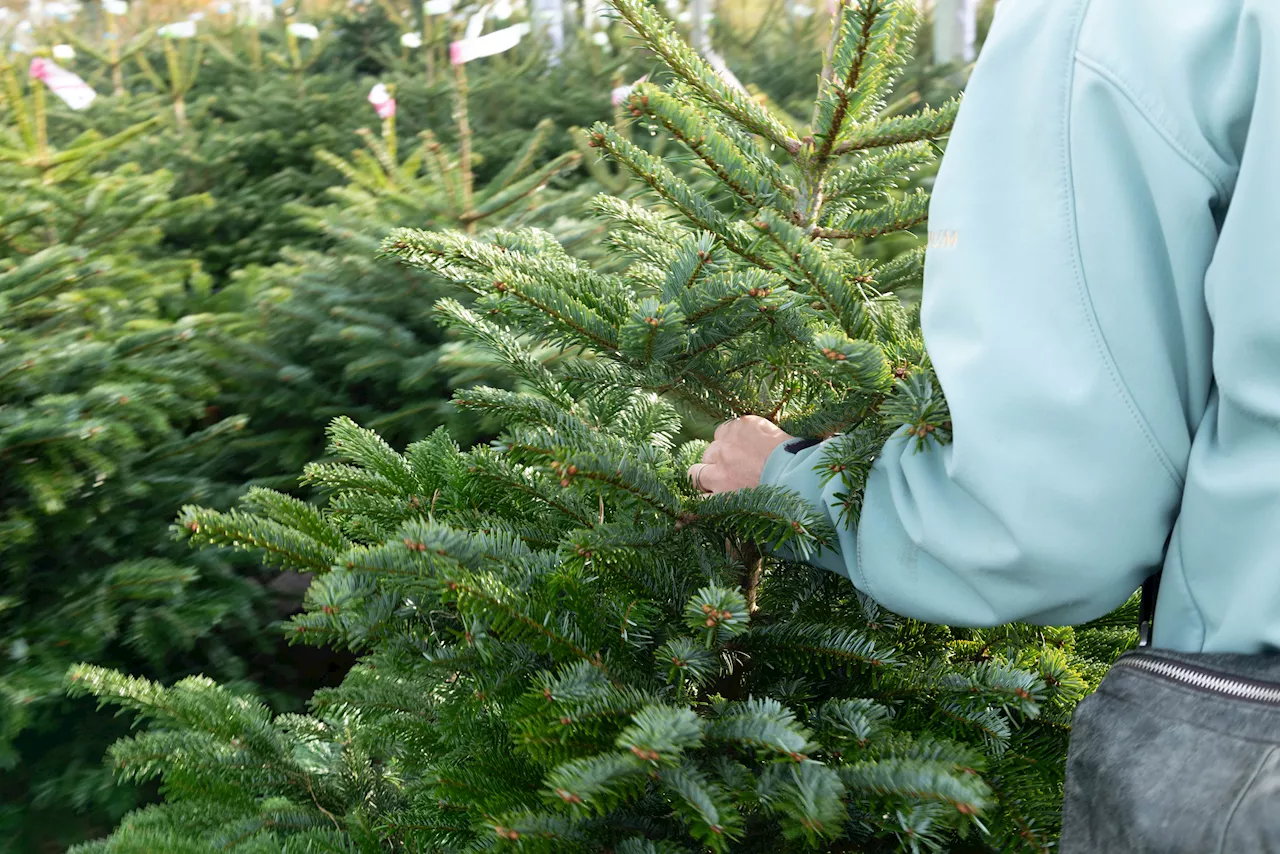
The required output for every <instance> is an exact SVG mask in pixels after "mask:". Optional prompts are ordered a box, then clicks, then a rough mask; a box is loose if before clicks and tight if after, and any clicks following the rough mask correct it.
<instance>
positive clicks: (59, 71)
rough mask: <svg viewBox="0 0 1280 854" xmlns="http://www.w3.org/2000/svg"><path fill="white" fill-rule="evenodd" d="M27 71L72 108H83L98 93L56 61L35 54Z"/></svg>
mask: <svg viewBox="0 0 1280 854" xmlns="http://www.w3.org/2000/svg"><path fill="white" fill-rule="evenodd" d="M27 73H28V74H30V75H31V76H32V77H34V78H35V79H36V80H39V81H40V82H42V83H44V85H46V86H48V87H49V91H50V92H52V93H53V94H55V95H57V96H58V97H59V98H61V99H62V100H63V101H65V102H66V104H67V106H68V107H70V108H71V109H73V110H83V109H84V108H86V107H88V106H89V105H90V104H92V103H93V99H94V98H96V97H98V93H97V92H95V91H93V87H92V86H90V85H89V84H88V83H85V82H84V81H83V80H81V79H80V78H79V77H77V76H76V75H75V74H73V73H72V72H70V71H67V70H66V69H65V68H62V67H61V66H59V65H58V64H57V63H56V62H53V61H51V60H48V59H45V58H44V57H42V56H37V57H35V58H34V59H32V60H31V67H30V68H29V69H28V70H27Z"/></svg>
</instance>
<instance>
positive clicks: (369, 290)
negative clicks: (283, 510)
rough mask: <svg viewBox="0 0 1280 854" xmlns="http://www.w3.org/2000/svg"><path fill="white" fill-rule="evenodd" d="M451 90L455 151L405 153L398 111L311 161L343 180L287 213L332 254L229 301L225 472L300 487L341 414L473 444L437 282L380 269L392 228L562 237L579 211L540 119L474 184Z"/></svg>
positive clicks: (237, 290)
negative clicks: (561, 183)
mask: <svg viewBox="0 0 1280 854" xmlns="http://www.w3.org/2000/svg"><path fill="white" fill-rule="evenodd" d="M457 79H458V88H457V89H456V90H455V93H454V97H455V104H456V111H455V115H456V117H457V120H458V128H457V130H456V134H451V135H456V136H457V137H458V140H459V141H458V143H457V145H456V146H450V145H446V144H443V143H441V142H440V140H439V139H438V138H437V137H436V135H435V134H434V133H433V132H431V131H423V132H422V133H421V134H419V135H418V138H416V139H413V140H412V144H411V145H404V146H403V148H402V145H401V135H400V133H399V132H398V131H397V119H398V118H399V116H398V115H397V114H396V113H392V114H390V115H387V116H385V117H384V118H383V120H382V126H381V129H380V132H379V133H373V132H372V131H370V130H369V129H367V128H362V129H360V130H359V131H358V134H359V137H360V139H361V140H362V141H363V143H364V147H363V148H362V149H359V150H357V151H356V152H355V153H354V154H353V155H352V156H351V157H349V158H346V157H341V156H339V155H337V154H334V153H332V152H329V151H326V150H323V149H320V150H318V151H317V152H315V157H316V159H317V160H318V161H320V162H322V163H324V164H326V165H327V166H328V168H329V169H331V170H332V171H333V172H334V174H336V175H338V176H340V177H341V178H343V179H345V183H344V184H340V185H338V186H335V187H332V188H330V190H329V192H328V194H327V195H328V197H329V200H330V204H328V205H323V206H320V205H307V204H291V205H289V206H287V208H286V210H287V212H288V213H289V215H291V216H293V217H295V218H296V220H297V221H298V223H299V225H300V227H302V228H303V229H305V230H307V231H309V232H311V233H312V234H313V235H315V236H314V237H313V239H312V241H311V243H312V244H313V245H322V246H324V247H325V249H324V250H323V251H320V250H318V249H310V248H297V249H286V250H285V252H284V254H285V260H284V261H282V262H281V263H279V264H276V265H273V266H272V267H270V268H265V269H252V268H251V269H248V270H244V271H241V272H239V273H238V274H237V275H236V276H235V277H234V279H233V283H232V284H231V286H230V287H228V288H227V289H225V290H224V292H223V293H222V294H221V295H220V297H219V303H220V305H221V306H222V307H223V310H224V311H226V312H228V313H229V314H231V315H233V316H235V317H236V318H237V320H236V323H235V324H234V325H232V326H229V327H227V328H226V329H225V330H224V331H223V333H222V334H221V335H219V337H218V340H219V343H220V345H221V347H222V352H221V354H220V358H219V363H220V366H221V367H220V370H221V372H222V374H223V376H224V385H225V388H226V392H225V394H224V395H223V398H222V399H221V400H220V401H219V406H221V407H222V408H223V409H225V410H227V411H234V412H240V413H244V414H247V415H248V416H249V418H250V424H251V429H250V430H249V431H247V432H246V434H245V435H244V436H243V437H241V438H240V439H239V440H237V441H236V442H235V443H234V444H233V445H232V448H231V456H230V458H229V459H228V460H226V461H224V465H226V466H228V467H230V468H232V469H234V470H235V471H237V472H240V473H242V474H243V475H244V476H245V477H246V478H247V479H250V480H251V482H253V483H255V484H258V485H269V486H274V487H281V488H288V487H290V486H292V485H293V484H294V483H295V482H296V480H297V472H298V471H299V470H300V469H301V468H302V466H303V465H304V464H305V463H306V462H307V461H309V460H312V459H315V458H316V457H317V456H318V455H320V454H321V453H323V451H324V425H325V424H326V423H327V422H328V421H329V420H331V419H332V418H334V417H336V416H337V415H340V414H346V415H349V416H351V417H352V418H354V419H356V420H357V421H359V422H360V423H362V424H365V425H368V426H372V427H376V428H377V429H379V430H381V431H383V432H384V433H385V434H386V435H387V436H388V437H390V438H391V439H392V440H393V441H397V442H404V441H408V440H410V439H412V438H415V437H419V436H422V435H425V434H426V433H428V432H430V430H431V429H433V428H434V427H436V426H438V425H440V424H442V423H445V422H446V421H450V420H452V421H453V422H454V424H455V428H456V429H457V430H459V431H462V432H466V429H465V428H466V425H465V424H463V423H461V422H460V421H459V420H458V419H457V418H456V417H453V413H452V411H451V408H450V407H449V406H448V394H449V390H448V386H447V383H448V382H450V381H453V382H458V383H465V382H471V381H474V380H473V378H471V377H470V376H469V374H468V372H467V371H465V370H464V369H463V367H462V366H455V367H453V368H450V367H449V366H448V364H447V362H448V359H447V358H446V359H445V364H442V363H441V358H442V356H445V357H447V355H448V352H449V350H450V349H451V348H448V347H447V346H446V344H445V341H444V331H443V329H442V328H441V327H440V325H439V324H438V322H437V321H436V320H435V318H434V317H433V316H432V312H431V306H432V304H433V303H434V302H435V300H436V299H437V298H438V297H439V296H440V295H441V287H440V284H441V283H440V281H439V279H438V278H437V277H435V276H433V275H430V274H428V273H426V272H423V271H420V270H414V269H410V268H406V267H404V266H403V265H398V264H395V263H394V262H391V261H389V260H387V259H380V258H379V257H378V255H379V243H380V241H381V239H382V238H383V237H385V236H386V234H387V233H388V232H389V231H390V230H391V229H392V228H394V227H396V226H399V225H406V224H411V223H412V224H415V225H419V226H429V227H433V228H458V229H472V230H475V229H477V228H480V227H482V226H484V227H488V226H490V225H491V224H505V225H514V224H516V223H520V222H525V221H534V222H540V223H542V224H544V225H551V224H554V223H556V222H557V221H559V220H565V223H566V224H565V226H564V228H563V229H562V231H571V230H572V220H571V219H567V217H568V216H569V215H571V214H574V213H576V212H577V211H579V210H580V209H581V207H582V201H583V197H582V195H581V193H575V192H572V191H566V190H564V189H563V188H551V187H548V186H547V185H548V184H549V183H552V182H555V181H556V180H557V179H559V178H560V177H561V176H563V175H564V174H566V173H567V172H569V171H571V170H572V169H573V168H574V167H576V165H577V163H578V159H579V158H578V156H577V155H576V154H573V153H568V154H562V155H559V156H554V157H551V156H547V155H546V154H545V147H546V140H547V137H548V136H549V134H550V132H551V130H552V127H551V124H550V123H549V122H543V123H541V124H540V125H539V126H538V127H537V128H536V129H535V130H534V131H533V132H532V133H530V134H528V135H527V136H526V139H525V140H524V144H523V147H522V149H521V150H519V151H517V152H515V153H514V154H513V155H512V156H511V157H510V158H509V159H508V161H507V162H506V164H505V168H503V169H502V170H501V171H499V172H498V173H497V174H496V175H494V176H493V177H492V178H491V179H490V180H488V181H480V180H478V178H477V175H476V167H477V165H478V163H479V159H478V158H477V157H476V156H475V154H474V152H473V150H472V131H471V129H470V126H469V121H468V115H469V110H468V101H467V96H466V91H465V77H464V76H463V74H462V70H461V68H459V69H458V71H457ZM392 92H394V89H393V88H391V87H389V91H388V97H391V93H392ZM353 136H355V134H353ZM471 432H472V434H473V435H474V430H472V431H471Z"/></svg>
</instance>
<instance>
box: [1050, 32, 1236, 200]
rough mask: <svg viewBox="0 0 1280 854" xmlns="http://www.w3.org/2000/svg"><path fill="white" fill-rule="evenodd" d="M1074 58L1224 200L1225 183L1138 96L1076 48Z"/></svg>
mask: <svg viewBox="0 0 1280 854" xmlns="http://www.w3.org/2000/svg"><path fill="white" fill-rule="evenodd" d="M1075 58H1076V61H1077V62H1079V63H1080V64H1081V65H1083V66H1084V67H1085V68H1088V69H1089V70H1090V71H1092V72H1093V73H1094V74H1097V75H1098V76H1099V77H1101V78H1102V79H1103V80H1105V81H1106V82H1107V83H1109V84H1111V87H1112V88H1113V89H1115V90H1116V92H1117V93H1118V94H1120V95H1121V96H1123V97H1124V99H1125V100H1126V101H1128V102H1129V103H1130V105H1132V106H1133V108H1134V109H1135V110H1136V111H1137V113H1138V115H1139V116H1141V117H1142V119H1143V121H1145V122H1146V123H1147V125H1149V126H1150V127H1151V129H1152V130H1154V131H1155V132H1156V133H1157V134H1159V136H1160V137H1161V139H1163V140H1164V141H1165V142H1166V143H1167V144H1168V145H1169V147H1170V148H1172V149H1173V151H1174V153H1175V154H1177V155H1178V156H1179V157H1181V158H1182V159H1183V160H1184V161H1186V163H1187V165H1188V166H1190V167H1191V168H1192V169H1195V170H1196V171H1197V172H1199V173H1200V174H1201V175H1202V176H1204V179H1205V180H1206V181H1208V182H1209V183H1210V184H1211V185H1212V186H1213V189H1214V191H1215V192H1216V193H1217V195H1218V198H1219V199H1224V198H1226V197H1227V196H1228V194H1229V193H1230V190H1229V188H1228V185H1227V181H1226V179H1224V178H1223V177H1222V176H1221V175H1219V174H1218V173H1217V172H1216V171H1215V170H1214V169H1213V167H1212V166H1210V165H1209V164H1208V163H1207V162H1206V161H1205V160H1204V159H1202V158H1200V157H1198V156H1197V155H1196V154H1195V152H1193V151H1192V150H1191V147H1190V146H1189V145H1187V144H1186V143H1184V142H1183V141H1182V140H1181V139H1179V137H1178V135H1177V134H1176V133H1175V132H1174V131H1173V130H1172V129H1171V128H1170V127H1169V126H1168V125H1167V124H1166V123H1165V122H1163V121H1161V120H1160V119H1158V118H1157V117H1156V113H1157V112H1158V111H1157V109H1156V108H1155V107H1154V106H1153V105H1151V104H1149V103H1148V102H1146V101H1145V100H1143V99H1142V97H1141V96H1139V95H1138V92H1137V90H1136V89H1134V87H1132V86H1130V85H1129V84H1128V83H1127V82H1125V80H1124V78H1122V77H1121V76H1120V75H1119V74H1118V73H1116V72H1115V71H1113V70H1112V69H1111V68H1109V67H1108V66H1107V65H1105V64H1103V63H1102V62H1100V61H1099V60H1097V59H1094V58H1093V57H1091V56H1089V55H1088V54H1086V53H1085V52H1084V51H1083V50H1080V49H1079V48H1077V49H1076V57H1075Z"/></svg>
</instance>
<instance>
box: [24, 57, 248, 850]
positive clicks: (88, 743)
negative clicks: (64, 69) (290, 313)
mask: <svg viewBox="0 0 1280 854" xmlns="http://www.w3.org/2000/svg"><path fill="white" fill-rule="evenodd" d="M0 85H2V86H3V92H4V94H3V98H2V99H0V103H3V108H4V110H5V111H6V113H7V114H8V115H9V116H11V117H12V121H13V124H12V129H10V128H9V127H0V198H3V199H4V207H3V212H2V213H0V590H2V591H3V593H2V594H0V612H2V613H3V617H0V770H2V771H3V774H0V780H2V781H3V782H0V801H3V803H4V806H3V807H0V836H3V837H4V838H5V839H6V840H11V841H12V840H16V841H17V843H18V844H22V843H23V842H25V831H23V830H20V829H19V828H20V827H23V826H26V827H29V828H34V827H36V826H37V825H38V824H39V823H41V822H43V823H46V824H48V823H50V819H49V816H50V815H51V814H54V811H65V809H66V808H67V800H70V802H71V804H72V805H73V806H74V807H76V808H80V809H83V808H86V807H104V808H106V809H107V810H109V812H108V814H107V816H106V817H107V818H113V817H115V816H118V815H120V814H121V813H122V812H123V811H124V810H125V809H127V808H128V807H129V806H131V805H132V803H133V797H134V795H133V793H132V792H130V791H128V790H118V791H113V790H112V788H111V786H110V780H109V777H108V775H107V774H106V773H105V769H102V768H101V767H100V763H99V759H98V756H99V754H100V752H101V749H102V746H103V745H104V744H107V743H109V742H110V741H111V740H112V739H113V738H115V737H117V736H118V735H120V734H121V733H123V732H124V727H123V725H122V724H123V722H117V723H115V724H111V723H109V722H101V723H94V724H90V725H88V726H86V727H85V728H84V731H83V732H81V731H79V727H78V726H77V725H76V724H75V723H73V722H74V721H75V720H76V717H77V715H78V714H80V713H82V712H83V711H84V710H83V708H82V707H80V706H79V705H78V704H70V703H67V702H66V701H65V700H63V699H62V691H61V681H62V672H63V671H64V670H65V669H66V667H67V666H68V664H69V663H71V662H74V661H81V660H85V659H88V660H92V661H98V662H103V663H106V664H112V665H114V666H127V667H131V668H145V669H146V671H147V672H150V673H154V674H157V675H160V674H172V673H182V672H189V671H190V670H192V669H205V670H207V671H209V672H211V673H215V674H217V675H219V676H221V677H222V678H238V677H239V676H241V675H242V673H243V666H242V664H241V662H240V660H239V658H238V657H237V655H236V654H234V653H233V652H232V650H231V649H230V648H229V646H228V643H227V641H226V640H225V639H224V638H223V637H220V636H218V635H216V634H214V632H215V630H216V629H218V628H219V627H226V626H228V625H230V626H234V627H239V628H242V629H243V628H245V627H248V629H249V631H255V632H256V631H260V630H261V627H262V626H263V625H264V624H265V623H266V617H267V615H265V614H262V613H260V612H259V610H260V604H259V603H260V600H261V598H262V597H261V594H260V592H259V589H258V587H257V586H256V585H254V584H251V583H249V581H248V579H246V578H242V577H238V576H237V574H236V573H234V572H233V571H232V565H231V564H230V563H229V562H228V560H227V559H226V557H225V556H220V555H217V554H215V553H212V552H208V553H201V554H198V555H193V554H192V553H190V552H188V551H184V550H183V549H181V548H179V547H177V546H176V544H175V543H173V542H172V540H171V538H170V537H169V536H168V535H167V532H166V530H165V526H164V525H163V524H158V523H159V522H160V520H162V519H163V518H164V516H166V515H168V514H169V513H171V512H172V511H173V510H174V509H176V508H177V507H180V506H181V505H182V504H183V503H185V502H190V501H192V500H196V501H201V502H208V503H211V504H214V505H221V504H225V503H226V502H228V501H229V500H230V499H231V498H232V497H233V496H234V493H235V491H236V486H235V484H231V485H228V484H226V483H225V482H222V481H221V480H220V479H219V478H218V477H217V476H216V472H215V470H213V469H212V468H211V467H210V462H211V460H213V459H214V458H215V457H216V455H217V452H218V450H219V448H220V447H221V446H222V445H223V444H224V443H225V442H226V440H227V439H228V437H229V436H231V435H232V434H234V433H235V432H236V431H238V430H239V429H240V428H241V427H243V425H244V419H243V418H242V417H229V418H226V419H218V418H214V417H210V413H209V412H207V410H206V408H205V406H206V401H208V400H209V399H211V398H212V397H213V395H214V394H215V391H216V387H215V385H214V382H213V380H212V376H211V371H210V365H209V363H208V360H207V359H205V358H204V357H203V356H202V355H201V353H200V352H199V350H198V349H197V348H196V347H195V346H194V343H193V342H194V341H195V339H198V338H199V337H201V336H203V335H205V334H207V333H208V332H209V331H210V326H209V325H208V324H207V323H206V322H205V321H203V320H202V319H201V318H199V317H195V316H187V315H186V307H187V306H188V305H190V304H192V302H193V301H194V300H195V299H196V298H198V294H199V293H200V292H201V291H203V290H204V289H206V288H207V281H206V280H205V278H204V277H203V276H202V274H201V273H200V270H199V268H198V267H197V266H195V265H193V264H191V263H189V262H183V261H173V260H169V259H166V258H165V257H164V254H163V253H162V252H160V251H158V249H157V244H158V242H159V240H160V236H161V227H162V224H163V223H164V222H165V220H167V219H168V218H170V217H174V216H181V215H184V213H186V212H189V211H192V210H197V209H199V208H201V207H205V206H207V205H208V199H206V198H202V197H196V196H189V197H184V198H178V199H176V200H172V201H171V200H170V199H171V188H172V179H171V177H170V176H169V175H168V174H167V173H165V172H150V173H148V172H143V171H142V170H141V169H139V168H138V167H137V166H136V165H133V164H126V165H122V166H119V167H115V168H110V167H106V166H104V165H103V162H104V160H105V159H106V158H107V157H108V156H109V155H110V154H111V152H113V151H115V150H117V149H118V148H119V147H120V146H122V145H124V144H126V143H127V141H128V140H129V139H130V138H132V137H136V136H137V135H138V134H142V133H145V132H147V131H148V130H149V129H150V128H149V126H148V125H145V124H144V125H137V126H134V127H132V128H128V129H126V130H124V131H122V132H121V133H120V134H118V135H117V136H114V137H110V138H101V137H100V136H98V135H95V134H93V133H92V132H89V133H86V134H85V135H83V136H81V137H79V138H77V139H75V140H73V141H71V142H70V143H68V144H66V145H64V146H57V145H54V144H52V143H50V142H49V136H48V126H47V123H46V118H45V111H44V106H45V105H44V98H43V91H42V90H41V89H39V88H37V89H35V90H33V92H32V94H31V96H30V98H29V99H28V98H26V97H24V93H23V91H22V86H21V84H20V82H19V80H18V78H17V76H16V74H15V73H14V72H13V70H12V69H11V68H9V67H8V66H4V65H0ZM242 640H243V639H242ZM251 647H252V643H251V644H250V646H249V647H248V648H251ZM69 731H75V736H74V737H71V736H69ZM27 811H31V815H30V816H23V815H22V814H23V813H24V812H27ZM28 818H30V819H31V820H32V821H31V824H30V825H27V824H26V820H27V819H28ZM15 825H16V827H15ZM67 829H68V828H67V825H66V824H64V825H63V827H62V830H67ZM70 838H71V839H74V838H75V837H74V835H73V836H71V837H70Z"/></svg>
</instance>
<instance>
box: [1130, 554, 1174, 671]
mask: <svg viewBox="0 0 1280 854" xmlns="http://www.w3.org/2000/svg"><path fill="white" fill-rule="evenodd" d="M1171 542H1173V531H1172V530H1170V531H1169V537H1168V538H1167V539H1166V540H1165V541H1164V551H1162V552H1161V553H1160V565H1161V566H1162V567H1163V566H1164V561H1165V559H1166V558H1167V557H1168V555H1169V544H1170V543H1171ZM1163 575H1164V570H1161V571H1159V572H1157V573H1155V574H1154V575H1150V576H1148V577H1147V580H1146V581H1144V582H1142V602H1141V603H1140V604H1139V605H1138V649H1145V648H1146V647H1149V646H1151V626H1152V624H1153V623H1154V622H1155V619H1156V596H1157V594H1159V593H1160V578H1161V577H1162V576H1163Z"/></svg>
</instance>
